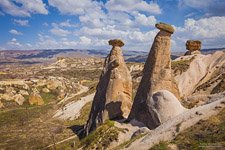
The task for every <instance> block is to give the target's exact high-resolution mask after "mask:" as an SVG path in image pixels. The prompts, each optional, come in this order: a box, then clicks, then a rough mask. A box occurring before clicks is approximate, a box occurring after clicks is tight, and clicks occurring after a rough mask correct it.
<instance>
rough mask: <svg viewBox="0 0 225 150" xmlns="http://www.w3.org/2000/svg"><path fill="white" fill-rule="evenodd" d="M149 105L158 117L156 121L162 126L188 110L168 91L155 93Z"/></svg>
mask: <svg viewBox="0 0 225 150" xmlns="http://www.w3.org/2000/svg"><path fill="white" fill-rule="evenodd" d="M149 105H150V108H151V109H152V110H153V113H154V115H153V116H154V117H158V118H155V119H154V120H158V121H159V123H160V124H161V123H164V122H166V121H167V120H169V119H171V118H173V117H175V116H177V115H179V114H181V113H183V112H184V111H185V110H187V109H186V108H184V107H183V106H182V105H181V103H180V101H179V100H178V99H177V98H176V97H175V96H174V95H173V94H172V93H171V92H169V91H167V90H160V91H157V92H155V93H154V94H153V95H152V97H151V98H150V101H149Z"/></svg>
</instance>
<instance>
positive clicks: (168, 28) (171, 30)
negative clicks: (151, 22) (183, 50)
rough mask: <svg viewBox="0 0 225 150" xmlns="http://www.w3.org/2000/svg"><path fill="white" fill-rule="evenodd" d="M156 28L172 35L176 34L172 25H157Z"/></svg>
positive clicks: (161, 23)
mask: <svg viewBox="0 0 225 150" xmlns="http://www.w3.org/2000/svg"><path fill="white" fill-rule="evenodd" d="M155 27H156V28H158V29H159V30H163V31H167V32H169V33H171V34H173V32H174V28H173V27H172V26H171V25H169V24H166V23H163V22H160V23H157V24H155Z"/></svg>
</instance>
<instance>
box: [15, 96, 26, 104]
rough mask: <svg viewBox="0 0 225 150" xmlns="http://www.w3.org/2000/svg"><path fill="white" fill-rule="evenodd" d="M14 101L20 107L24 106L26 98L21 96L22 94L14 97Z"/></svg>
mask: <svg viewBox="0 0 225 150" xmlns="http://www.w3.org/2000/svg"><path fill="white" fill-rule="evenodd" d="M14 101H15V102H16V103H17V104H18V105H23V103H24V102H25V98H24V97H23V96H22V95H21V94H16V95H15V96H14Z"/></svg>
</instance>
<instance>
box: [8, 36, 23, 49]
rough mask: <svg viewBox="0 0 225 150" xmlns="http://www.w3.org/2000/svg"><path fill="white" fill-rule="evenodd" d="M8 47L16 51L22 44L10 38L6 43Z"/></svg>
mask: <svg viewBox="0 0 225 150" xmlns="http://www.w3.org/2000/svg"><path fill="white" fill-rule="evenodd" d="M7 45H8V46H10V48H12V49H17V48H21V47H22V44H20V43H19V42H18V41H17V39H15V38H12V39H11V40H10V41H9V42H8V43H7Z"/></svg>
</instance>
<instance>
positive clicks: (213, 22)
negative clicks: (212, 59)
mask: <svg viewBox="0 0 225 150" xmlns="http://www.w3.org/2000/svg"><path fill="white" fill-rule="evenodd" d="M224 24H225V17H209V18H202V19H199V20H195V19H186V20H185V23H184V27H175V28H176V31H175V33H174V35H173V36H172V37H173V40H174V42H176V43H175V45H174V47H173V49H174V50H176V51H184V49H185V42H186V41H187V40H189V39H197V40H201V41H202V46H203V48H219V47H225V43H224V41H225V30H224Z"/></svg>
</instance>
